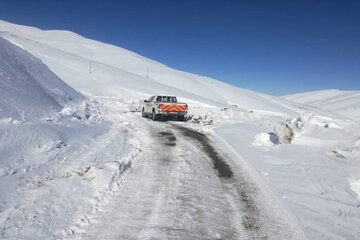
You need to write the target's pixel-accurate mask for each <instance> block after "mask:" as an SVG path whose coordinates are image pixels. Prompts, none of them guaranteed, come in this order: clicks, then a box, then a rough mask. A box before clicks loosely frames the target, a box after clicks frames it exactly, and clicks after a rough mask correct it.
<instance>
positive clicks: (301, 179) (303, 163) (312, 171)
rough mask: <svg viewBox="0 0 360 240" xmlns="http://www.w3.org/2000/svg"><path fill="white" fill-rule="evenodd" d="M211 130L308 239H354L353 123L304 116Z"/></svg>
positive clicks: (359, 220) (359, 162) (357, 165)
mask: <svg viewBox="0 0 360 240" xmlns="http://www.w3.org/2000/svg"><path fill="white" fill-rule="evenodd" d="M214 127H215V132H216V134H217V135H218V136H219V137H221V138H222V139H223V140H224V141H225V142H227V143H228V144H229V146H231V147H232V148H233V150H234V152H236V153H237V154H238V156H239V158H240V159H242V160H240V159H239V167H240V166H241V165H242V161H244V159H245V160H246V163H247V164H250V166H251V167H252V168H253V169H254V170H255V172H257V173H258V175H259V176H262V178H263V179H264V180H265V182H267V183H268V184H267V186H268V187H269V188H270V189H271V190H270V191H274V192H275V193H276V194H277V196H278V198H279V199H281V202H282V203H283V204H284V205H285V206H286V207H287V208H288V209H290V211H291V212H292V213H293V214H294V216H295V218H296V219H297V221H298V222H299V224H300V225H302V226H304V231H305V234H306V236H307V237H308V238H309V239H334V240H335V239H336V240H338V239H344V240H345V239H346V240H348V239H358V238H359V236H360V231H359V228H358V226H359V225H360V208H359V206H360V202H359V194H360V182H359V179H360V176H359V172H360V158H359V156H360V155H359V153H360V151H359V147H358V146H357V144H358V141H359V140H358V139H359V137H360V136H359V135H358V133H359V131H360V126H359V125H358V124H357V123H355V122H351V121H350V122H349V121H348V120H344V119H333V118H330V117H325V116H320V115H317V114H315V113H309V112H304V113H303V115H301V116H299V117H296V118H289V119H287V120H282V119H281V118H279V117H278V116H275V115H274V116H273V117H271V116H260V117H257V118H248V117H244V118H240V119H237V121H235V120H234V119H233V120H232V121H228V122H227V123H223V124H221V123H220V124H218V125H217V126H214ZM235 163H236V162H235ZM354 193H357V194H358V195H357V196H356V195H355V194H354Z"/></svg>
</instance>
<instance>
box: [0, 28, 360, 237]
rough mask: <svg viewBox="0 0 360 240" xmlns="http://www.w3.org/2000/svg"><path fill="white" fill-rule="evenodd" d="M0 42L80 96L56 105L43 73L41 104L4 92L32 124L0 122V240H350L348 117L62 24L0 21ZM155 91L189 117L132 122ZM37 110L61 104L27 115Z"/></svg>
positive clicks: (353, 212) (352, 181)
mask: <svg viewBox="0 0 360 240" xmlns="http://www.w3.org/2000/svg"><path fill="white" fill-rule="evenodd" d="M0 36H3V37H4V38H6V39H7V40H9V41H10V42H12V43H14V44H15V45H17V46H19V47H21V48H23V49H25V50H26V51H28V52H29V53H30V54H33V55H35V56H36V57H38V58H40V59H41V61H42V62H43V63H44V64H45V65H47V66H48V67H49V69H51V70H52V71H54V72H55V73H56V75H58V76H59V77H60V78H61V79H62V80H64V81H65V82H66V83H67V84H68V85H69V86H71V87H73V88H75V89H76V90H77V91H79V92H82V93H85V94H86V96H87V97H88V99H92V100H91V101H90V100H85V101H87V102H84V103H82V104H80V105H76V104H75V105H74V106H68V105H65V107H64V104H65V101H63V100H64V99H66V98H63V97H60V96H68V95H69V96H72V95H71V93H70V92H69V91H68V90H69V89H68V88H67V87H66V88H63V87H59V86H54V85H52V83H51V81H52V80H51V79H52V77H51V76H52V75H51V74H49V76H50V77H49V78H46V79H45V78H44V79H43V80H44V81H40V82H41V83H42V84H40V83H39V84H40V85H41V86H45V87H43V88H42V91H39V92H37V94H39V95H41V94H43V95H41V96H44V97H46V98H50V99H53V100H52V101H45V102H43V101H38V102H31V104H29V105H26V104H25V103H23V100H22V99H21V96H19V95H17V94H15V92H13V93H12V94H9V97H11V98H12V99H15V101H14V102H15V103H16V104H18V103H21V104H19V107H22V110H21V111H26V112H29V114H28V115H29V116H33V118H30V117H29V118H28V117H26V118H25V120H23V119H21V118H20V120H19V121H13V120H12V119H10V117H9V116H11V117H14V118H15V117H16V118H19V117H18V116H23V115H20V114H18V112H17V111H13V110H12V109H10V108H7V110H6V111H4V112H6V113H7V115H6V116H7V117H6V118H4V119H2V120H1V121H0V238H1V239H115V238H122V239H134V238H141V239H150V238H156V239H175V238H176V239H200V238H204V239H215V238H216V239H263V238H267V239H334V240H335V239H336V240H339V239H344V240H345V239H346V240H349V239H359V237H360V230H359V228H358V226H359V225H360V208H359V200H360V190H359V186H360V140H359V139H360V135H359V132H360V131H359V130H360V125H359V123H358V122H356V121H353V120H351V119H349V118H346V117H343V116H340V115H338V114H335V113H332V112H330V111H327V110H321V109H319V108H317V107H316V106H315V107H312V106H306V105H303V104H301V103H295V102H292V101H289V100H286V99H283V98H278V97H272V96H268V95H265V94H260V93H256V92H252V91H249V90H245V89H240V88H236V87H233V86H230V85H228V84H225V83H222V82H219V81H216V80H213V79H209V78H205V77H201V76H197V75H194V74H189V73H184V72H181V71H177V70H174V69H171V68H169V67H167V66H164V65H162V64H160V63H157V62H155V61H152V60H150V59H147V58H144V57H142V56H139V55H137V54H134V53H132V52H130V51H127V50H124V49H122V48H119V47H115V46H110V45H107V44H103V43H100V42H96V41H93V40H89V39H85V38H83V37H81V36H79V35H76V34H74V33H71V32H66V31H42V30H39V29H36V28H31V27H24V26H18V25H14V24H10V23H7V22H3V21H0ZM14 48H15V47H14ZM16 51H18V52H19V59H21V58H23V56H22V55H24V54H25V52H24V51H22V52H20V51H19V50H16ZM16 51H15V52H16ZM12 54H13V52H12ZM27 55H28V54H27ZM7 62H8V63H10V64H13V61H11V60H9V59H8V60H7ZM90 62H91V64H90ZM14 66H18V65H16V64H15V65H14ZM31 66H33V65H31ZM33 68H34V69H33ZM33 68H31V69H30V70H29V69H27V68H22V69H25V70H24V71H22V70H21V69H20V70H14V71H13V72H14V74H13V75H11V77H14V76H16V75H17V74H20V73H24V75H25V76H30V75H31V76H32V74H31V73H32V72H33V73H35V74H33V75H34V77H35V76H38V75H40V76H42V73H41V71H40V70H39V69H43V65H41V64H40V65H36V66H35V65H34V66H33ZM4 69H5V68H4ZM147 69H148V71H147ZM43 70H44V69H43ZM44 71H45V70H44ZM36 72H39V74H36ZM147 72H148V73H147ZM147 74H148V76H149V77H148V78H147V77H146V75H147ZM30 79H32V78H30ZM58 80H59V79H58ZM9 84H15V85H14V86H11V85H10V86H7V88H8V89H9V91H12V90H10V89H13V88H14V89H19V91H20V90H21V91H25V90H24V86H23V85H21V86H17V84H20V83H18V81H17V80H16V81H15V80H14V81H11V82H9ZM59 84H60V83H59ZM33 85H34V86H36V84H33ZM33 85H31V86H33ZM47 86H49V87H47ZM53 88H60V89H61V91H62V92H63V93H66V94H58V95H53V93H54V91H51V89H53ZM37 89H38V88H35V87H32V88H31V92H36V91H35V90H37ZM44 92H45V93H46V94H44ZM55 92H56V93H58V92H59V91H55ZM157 93H164V94H175V95H178V96H179V98H181V100H184V101H187V102H189V103H190V113H191V114H194V113H196V114H197V116H196V115H194V116H192V119H190V120H189V121H188V122H184V123H177V122H171V121H169V122H153V121H150V120H149V119H144V118H142V117H141V114H140V112H139V111H138V110H139V109H140V108H139V106H140V104H141V102H140V99H143V98H146V97H148V96H149V95H152V94H157ZM85 94H84V95H85ZM2 96H3V95H1V96H0V100H2V102H1V103H2V104H3V105H4V106H5V104H4V103H5V102H6V101H5V100H4V99H5V98H2ZM24 96H28V95H26V94H25V95H24ZM56 96H57V97H56ZM73 98H74V99H77V98H76V97H73ZM30 100H31V99H30ZM30 100H29V101H30ZM95 100H96V101H95ZM41 104H45V106H44V109H50V110H51V109H55V110H56V109H59V108H62V107H64V109H63V110H62V111H60V112H57V111H51V112H52V113H51V114H50V116H47V115H48V114H45V115H46V116H43V115H42V113H43V112H40V113H37V112H36V114H30V113H32V112H33V111H40V110H39V108H40V107H39V106H42V105H41ZM233 105H237V106H238V107H236V106H233ZM220 106H221V107H220ZM4 109H5V108H4ZM250 110H252V111H250ZM12 111H13V112H14V113H12ZM21 111H19V112H21ZM191 114H190V115H191ZM4 116H5V115H4ZM39 116H41V117H39ZM27 118H28V119H27ZM102 119H105V120H106V121H102ZM98 120H99V121H98ZM109 122H111V123H113V124H108V123H109ZM224 171H225V172H226V173H227V175H228V177H230V178H229V179H223V178H222V177H221V174H220V173H221V172H224ZM230 173H232V174H230ZM225 175H226V174H225Z"/></svg>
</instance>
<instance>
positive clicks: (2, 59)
mask: <svg viewBox="0 0 360 240" xmlns="http://www.w3.org/2000/svg"><path fill="white" fill-rule="evenodd" d="M0 96H1V98H0V119H1V118H12V119H16V120H23V121H25V120H29V119H34V118H39V117H41V116H42V117H43V116H44V115H46V114H51V113H52V112H54V111H59V110H61V109H62V107H63V106H64V105H65V104H68V103H71V102H79V101H81V100H83V99H84V97H83V96H81V95H80V94H79V93H77V92H76V91H74V90H73V89H72V88H70V87H69V86H68V85H67V84H65V83H64V82H63V81H61V79H59V78H58V77H57V76H56V75H55V74H54V73H52V72H51V71H50V70H49V69H48V67H46V66H45V65H44V64H43V63H42V62H41V61H40V60H39V59H37V58H35V57H33V56H31V55H30V54H29V53H27V52H26V51H24V50H22V49H20V48H19V47H17V46H14V45H13V44H11V43H10V42H8V41H7V40H5V39H3V38H1V37H0Z"/></svg>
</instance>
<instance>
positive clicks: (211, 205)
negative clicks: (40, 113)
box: [67, 114, 303, 239]
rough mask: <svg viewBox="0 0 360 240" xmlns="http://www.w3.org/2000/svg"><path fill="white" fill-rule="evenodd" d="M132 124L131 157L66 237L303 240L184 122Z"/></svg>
mask: <svg viewBox="0 0 360 240" xmlns="http://www.w3.org/2000/svg"><path fill="white" fill-rule="evenodd" d="M133 117H135V118H138V117H139V116H138V114H136V116H133ZM135 121H136V124H137V127H139V128H140V129H142V137H140V139H141V151H140V154H139V155H138V159H137V160H136V161H134V163H133V164H132V165H131V167H130V168H129V170H128V171H127V172H126V173H125V174H124V175H125V176H124V178H123V180H122V181H121V184H120V187H119V188H118V189H117V191H116V192H115V193H114V194H113V195H112V197H111V199H107V200H106V201H105V202H103V203H102V204H101V205H100V206H97V209H96V211H92V212H91V213H89V215H87V216H84V217H83V219H87V221H88V222H87V223H83V224H80V225H78V226H77V229H76V231H73V232H70V235H68V236H67V237H68V238H71V239H73V238H77V239H302V238H303V237H302V233H301V231H299V230H298V229H297V228H296V226H295V225H294V224H292V220H289V218H290V217H289V216H287V215H286V214H283V213H282V214H279V212H282V210H279V209H276V204H275V205H274V203H273V202H271V201H267V198H266V196H264V193H262V192H261V190H260V189H259V187H258V186H257V185H256V184H255V183H254V182H253V181H252V179H251V178H250V176H248V174H247V173H246V172H243V171H242V170H241V169H237V170H234V169H232V167H231V160H230V159H227V156H226V155H224V154H223V153H222V152H223V151H219V149H218V148H216V147H215V146H214V145H213V142H212V141H211V140H210V138H209V137H208V136H207V134H205V133H202V132H199V131H196V130H192V129H190V128H188V127H186V126H187V124H184V123H175V122H153V121H151V120H149V119H141V120H140V121H139V120H136V119H135ZM274 208H275V209H274ZM278 210H279V211H278Z"/></svg>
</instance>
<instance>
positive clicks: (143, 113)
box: [141, 108, 146, 118]
mask: <svg viewBox="0 0 360 240" xmlns="http://www.w3.org/2000/svg"><path fill="white" fill-rule="evenodd" d="M141 116H142V117H143V118H146V113H145V109H144V108H143V109H142V111H141Z"/></svg>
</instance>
